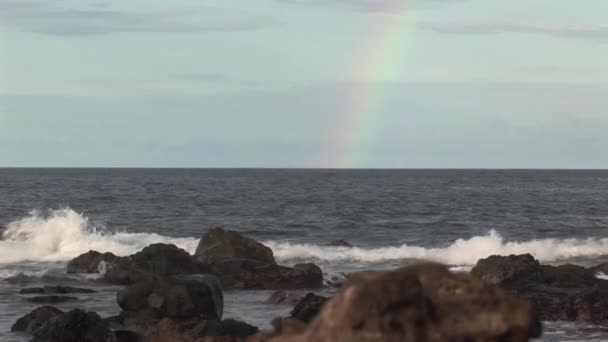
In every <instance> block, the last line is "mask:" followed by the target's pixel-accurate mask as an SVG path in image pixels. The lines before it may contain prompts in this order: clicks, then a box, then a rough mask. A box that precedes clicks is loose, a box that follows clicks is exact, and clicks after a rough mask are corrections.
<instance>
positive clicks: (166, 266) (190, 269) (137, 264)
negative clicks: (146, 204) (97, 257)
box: [104, 243, 209, 285]
mask: <svg viewBox="0 0 608 342" xmlns="http://www.w3.org/2000/svg"><path fill="white" fill-rule="evenodd" d="M199 273H209V267H207V266H206V265H204V264H202V263H200V262H198V261H196V259H194V258H193V257H192V256H191V255H190V254H188V252H186V251H184V250H183V249H181V248H178V247H176V246H174V245H169V244H161V243H158V244H152V245H150V246H148V247H146V248H144V249H142V250H141V251H140V252H138V253H136V254H133V255H131V256H129V257H126V258H121V259H120V260H119V261H117V262H116V263H114V265H113V266H112V267H109V268H108V269H107V271H106V273H105V276H104V280H105V281H107V282H110V283H113V284H125V285H127V284H133V283H135V282H141V281H152V280H154V279H155V278H156V277H158V276H171V275H187V274H199Z"/></svg>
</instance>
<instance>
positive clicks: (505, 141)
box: [0, 0, 608, 168]
mask: <svg viewBox="0 0 608 342" xmlns="http://www.w3.org/2000/svg"><path fill="white" fill-rule="evenodd" d="M606 13H608V1H606V0H576V1H575V0H511V1H499V0H418V1H408V0H255V1H253V0H217V1H207V0H205V1H203V0H190V1H187V0H174V1H164V0H163V1H160V0H129V1H101V0H98V1H84V0H37V1H34V0H0V166H110V167H112V166H118V167H131V166H132V167H137V166H142V167H403V168H420V167H422V168H431V167H442V168H443V167H447V168H461V167H471V168H608V23H607V22H606ZM336 146H338V147H336Z"/></svg>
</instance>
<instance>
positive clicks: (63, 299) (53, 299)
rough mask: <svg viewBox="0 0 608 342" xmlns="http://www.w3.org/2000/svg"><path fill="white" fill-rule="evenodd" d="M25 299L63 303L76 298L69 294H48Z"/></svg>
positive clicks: (32, 301)
mask: <svg viewBox="0 0 608 342" xmlns="http://www.w3.org/2000/svg"><path fill="white" fill-rule="evenodd" d="M26 300H27V301H28V302H30V303H36V304H58V303H65V302H73V301H76V300H78V298H77V297H71V296H57V295H49V296H35V297H29V298H27V299H26Z"/></svg>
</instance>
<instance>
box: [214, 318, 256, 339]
mask: <svg viewBox="0 0 608 342" xmlns="http://www.w3.org/2000/svg"><path fill="white" fill-rule="evenodd" d="M222 328H223V330H224V332H223V334H224V335H225V336H232V337H240V338H247V337H249V336H252V335H255V334H257V333H258V332H259V331H260V329H258V327H254V326H253V325H251V324H247V323H245V322H241V321H237V320H234V319H225V320H223V321H222Z"/></svg>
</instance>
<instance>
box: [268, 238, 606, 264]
mask: <svg viewBox="0 0 608 342" xmlns="http://www.w3.org/2000/svg"><path fill="white" fill-rule="evenodd" d="M265 243H266V244H267V245H268V246H269V247H270V248H272V250H273V252H274V255H275V257H276V258H277V259H278V260H279V261H287V260H312V261H314V260H321V261H328V262H359V263H377V262H383V261H389V260H403V259H418V260H429V261H436V262H440V263H444V264H448V265H461V266H466V265H474V264H475V263H476V262H477V261H478V260H479V259H482V258H486V257H488V256H490V255H510V254H525V253H530V254H532V255H533V256H534V257H535V258H537V259H539V260H540V261H542V262H554V261H559V260H564V259H569V258H575V257H594V256H600V255H606V254H608V239H607V238H603V239H593V238H587V239H538V240H529V241H505V239H504V238H503V237H502V236H501V235H500V234H499V233H498V232H496V231H494V230H492V231H490V232H489V233H488V234H487V235H484V236H474V237H471V238H469V239H458V240H456V241H455V242H453V243H452V244H451V245H449V246H447V247H443V248H425V247H420V246H409V245H406V244H404V245H401V246H393V247H381V248H345V247H327V246H318V245H313V244H296V243H290V242H277V241H266V242H265Z"/></svg>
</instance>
